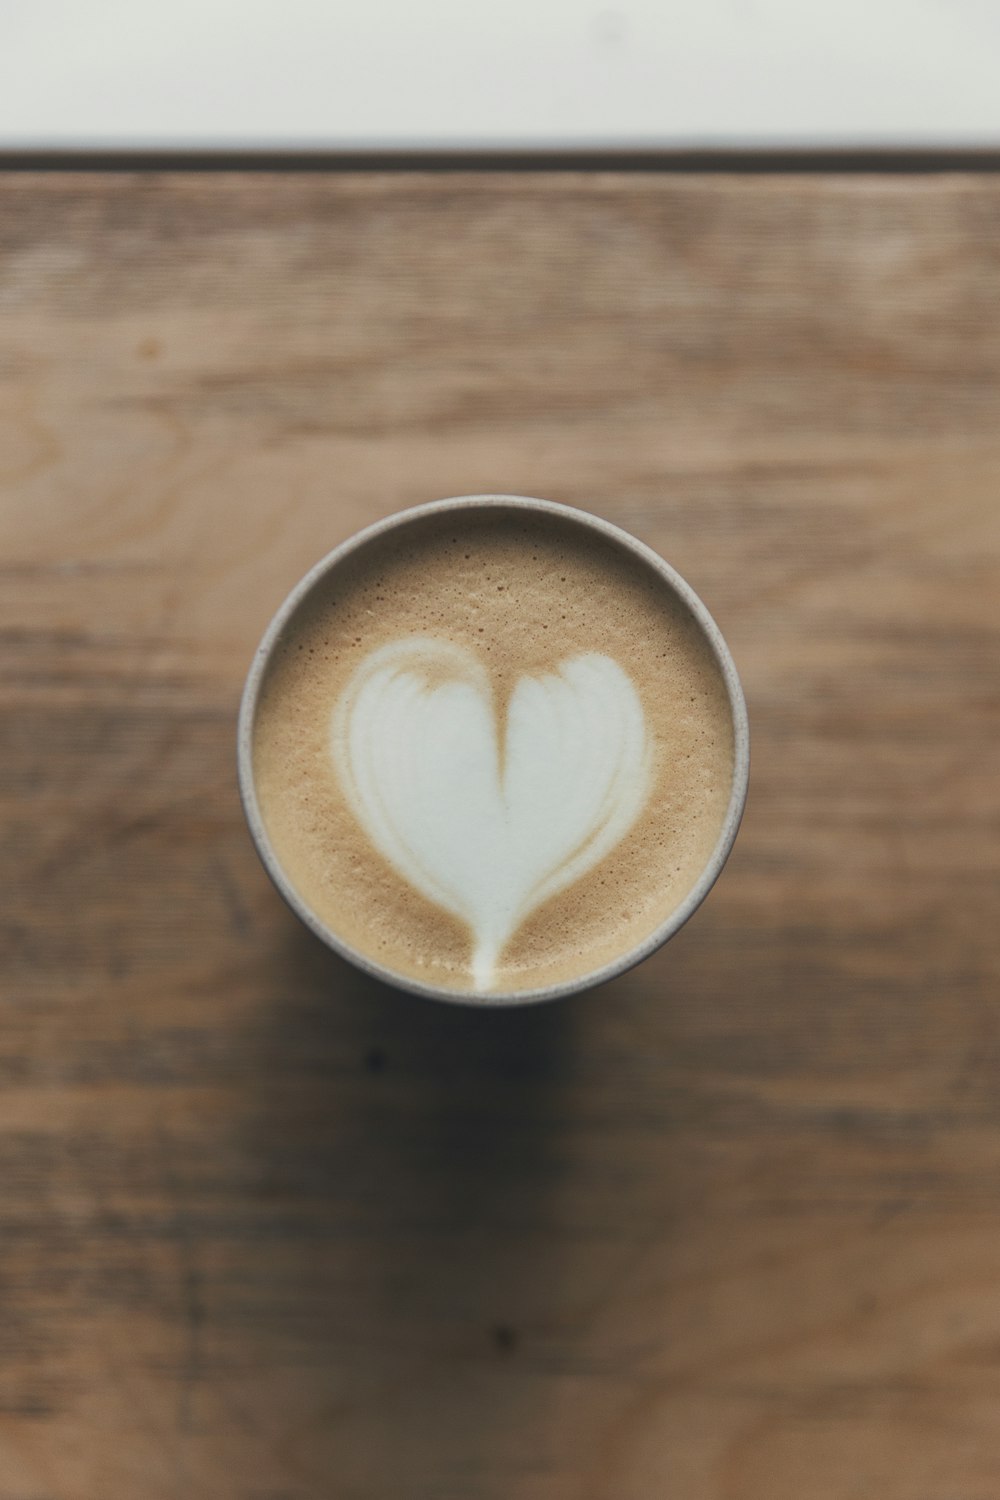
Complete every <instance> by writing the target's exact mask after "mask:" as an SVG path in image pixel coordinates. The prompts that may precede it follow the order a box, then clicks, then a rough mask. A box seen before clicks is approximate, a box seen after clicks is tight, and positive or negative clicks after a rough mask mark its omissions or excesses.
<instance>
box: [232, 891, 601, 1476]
mask: <svg viewBox="0 0 1000 1500" xmlns="http://www.w3.org/2000/svg"><path fill="white" fill-rule="evenodd" d="M266 962H267V964H268V972H267V974H266V975H262V976H261V978H262V980H263V981H264V986H263V995H264V998H265V1001H266V1009H265V1012H264V1014H263V1015H262V1018H261V1031H260V1046H261V1061H260V1065H259V1069H258V1070H257V1077H258V1080H259V1096H258V1097H257V1098H255V1099H254V1100H253V1101H252V1108H250V1110H249V1112H248V1123H247V1131H248V1136H247V1139H246V1140H245V1141H244V1147H243V1149H244V1153H245V1161H246V1162H247V1163H248V1166H249V1169H250V1170H251V1171H252V1174H253V1183H252V1185H251V1192H252V1194H253V1197H254V1199H255V1201H256V1202H257V1203H258V1204H262V1205H266V1210H267V1214H268V1218H269V1220H270V1223H271V1225H272V1226H273V1229H272V1230H269V1232H268V1234H267V1236H266V1237H262V1238H261V1240H260V1242H259V1243H258V1245H257V1247H256V1254H257V1257H258V1261H257V1267H256V1271H255V1275H256V1277H257V1287H258V1290H257V1293H256V1296H255V1300H256V1302H257V1308H256V1331H255V1337H257V1338H258V1339H260V1338H263V1340H264V1344H265V1346H266V1348H265V1353H266V1355H267V1358H268V1359H269V1360H270V1361H271V1362H272V1375H271V1376H269V1377H267V1378H268V1379H271V1380H273V1381H275V1382H276V1383H277V1386H280V1385H281V1384H282V1382H283V1381H284V1379H285V1377H284V1376H283V1375H282V1374H281V1369H284V1370H285V1371H286V1372H287V1370H288V1369H289V1368H290V1367H295V1368H297V1369H298V1370H299V1371H300V1372H301V1371H303V1370H307V1371H308V1372H309V1376H308V1396H307V1398H306V1399H307V1401H308V1405H309V1408H310V1413H309V1414H308V1416H304V1417H303V1420H302V1421H301V1422H300V1423H299V1424H298V1426H297V1427H296V1430H295V1434H294V1437H292V1438H287V1437H286V1442H289V1443H291V1446H292V1448H293V1449H294V1457H295V1463H296V1464H297V1465H299V1466H300V1467H302V1468H305V1469H308V1471H309V1472H310V1473H311V1474H312V1475H313V1476H314V1477H315V1480H316V1482H317V1484H321V1485H326V1486H328V1487H329V1486H330V1485H334V1484H336V1485H340V1486H343V1487H345V1492H349V1493H351V1494H352V1495H354V1494H355V1493H357V1494H358V1495H359V1496H367V1495H368V1494H371V1495H372V1496H376V1495H382V1494H389V1493H406V1494H407V1495H409V1496H411V1497H417V1496H423V1495H424V1493H425V1486H426V1493H427V1494H428V1495H430V1494H433V1493H435V1492H436V1491H437V1493H441V1492H443V1491H442V1490H441V1489H440V1488H439V1487H440V1486H442V1485H445V1486H446V1485H447V1483H448V1482H449V1481H448V1480H447V1475H446V1474H445V1473H444V1471H442V1472H441V1473H438V1474H437V1476H436V1477H435V1476H434V1475H433V1474H428V1475H427V1477H426V1479H423V1478H422V1479H421V1480H420V1481H415V1480H414V1473H413V1466H414V1464H418V1463H422V1464H423V1465H424V1467H426V1454H427V1452H428V1449H429V1448H432V1449H434V1450H435V1451H437V1452H438V1453H439V1454H440V1455H441V1458H440V1461H441V1463H442V1464H443V1465H445V1467H446V1468H447V1466H448V1465H449V1464H451V1463H458V1464H459V1465H460V1466H461V1465H464V1466H465V1468H466V1470H485V1469H489V1468H495V1467H496V1462H497V1455H498V1454H499V1453H500V1452H502V1451H504V1450H505V1449H506V1448H507V1447H508V1438H513V1434H514V1432H515V1430H516V1429H517V1428H518V1427H519V1426H521V1425H523V1423H524V1421H525V1420H526V1419H527V1417H526V1411H525V1403H526V1402H529V1403H530V1401H531V1399H532V1391H533V1389H534V1387H533V1383H532V1380H531V1378H530V1376H529V1377H528V1378H527V1380H525V1379H524V1378H522V1376H523V1374H524V1372H525V1368H526V1366H525V1355H526V1352H527V1351H526V1347H525V1346H526V1340H527V1342H528V1345H529V1348H530V1341H531V1337H532V1335H530V1334H527V1333H526V1330H527V1329H537V1328H538V1326H539V1323H540V1321H542V1320H543V1319H544V1306H545V1301H546V1297H547V1295H548V1291H547V1289H548V1288H550V1287H551V1286H552V1284H553V1282H554V1281H558V1279H559V1277H560V1274H561V1264H562V1259H563V1257H564V1256H565V1254H566V1253H567V1248H568V1247H567V1236H566V1235H565V1233H564V1231H563V1228H562V1224H561V1219H560V1206H559V1205H560V1201H561V1197H562V1195H563V1192H564V1190H565V1187H566V1180H567V1177H568V1176H571V1175H572V1168H571V1166H570V1165H569V1164H567V1161H566V1150H565V1146H566V1130H567V1118H568V1116H569V1115H571V1111H569V1110H568V1109H567V1091H568V1090H569V1089H571V1088H572V1087H573V1080H574V1072H575V1064H574V1058H575V1056H576V1051H577V1039H578V1035H579V1029H580V1026H581V1024H582V1022H583V1021H584V1020H585V1017H586V1009H587V1008H586V1003H585V1002H586V997H584V1003H583V1004H582V1005H581V1002H580V998H579V997H578V998H577V999H576V1000H575V1001H574V1003H572V1004H567V1003H564V1002H554V1003H552V1002H549V1003H542V1004H539V1005H532V1006H525V1007H515V1008H511V1009H507V1008H497V1009H488V1010H487V1009H483V1010H476V1009H472V1008H469V1007H466V1006H457V1005H449V1004H444V1003H441V1002H436V1001H432V1000H425V999H422V998H417V997H413V996H409V995H405V994H403V993H401V992H398V991H395V990H393V989H390V988H389V987H387V986H385V985H382V984H381V983H379V982H378V981H376V980H373V979H371V978H370V977H368V976H367V975H364V974H362V973H360V972H359V971H357V970H356V969H354V968H353V967H352V966H351V965H349V964H347V963H345V962H344V961H343V960H341V959H340V958H339V957H337V956H336V955H335V954H333V953H331V952H330V951H328V950H327V949H326V948H324V947H323V946H322V945H321V944H320V943H318V942H317V941H316V940H315V939H314V938H313V937H312V936H311V935H310V934H309V933H308V932H306V931H305V930H304V929H302V928H301V927H300V926H299V924H298V923H297V922H294V921H293V920H291V919H289V921H288V923H287V924H286V926H285V929H284V930H282V931H280V932H279V938H278V941H277V943H276V944H275V947H274V950H273V957H272V958H271V959H269V960H267V961H266ZM248 1102H250V1101H248ZM528 1363H529V1364H530V1357H529V1361H528ZM279 1366H280V1368H279ZM296 1386H298V1382H297V1381H296ZM535 1398H536V1399H537V1390H535ZM296 1399H297V1400H301V1399H302V1397H301V1393H300V1394H299V1395H298V1396H297V1398H296ZM277 1400H278V1403H279V1404H280V1402H281V1400H282V1396H281V1393H280V1391H278V1392H277ZM386 1422H388V1423H389V1424H390V1425H391V1427H392V1431H393V1442H392V1445H391V1447H386V1446H385V1443H384V1442H383V1441H382V1440H380V1439H379V1437H378V1435H377V1434H378V1432H379V1431H380V1430H383V1429H384V1424H385V1423H386ZM498 1483H499V1481H498ZM321 1492H323V1493H327V1492H331V1491H329V1489H327V1490H323V1491H321ZM339 1492H340V1491H339V1490H338V1491H337V1493H339Z"/></svg>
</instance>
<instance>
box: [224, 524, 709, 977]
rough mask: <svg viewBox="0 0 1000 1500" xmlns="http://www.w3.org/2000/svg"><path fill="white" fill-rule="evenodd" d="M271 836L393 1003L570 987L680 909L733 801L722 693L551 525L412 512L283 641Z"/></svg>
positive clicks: (669, 617)
mask: <svg viewBox="0 0 1000 1500" xmlns="http://www.w3.org/2000/svg"><path fill="white" fill-rule="evenodd" d="M252 766H253V781H254V787H255V792H256V798H257V804H258V806H259V810H260V817H261V820H262V823H263V827H264V830H265V831H266V836H267V839H268V841H269V843H270V846H271V848H272V850H273V852H274V855H275V857H276V859H277V861H278V863H279V865H280V866H281V869H282V871H283V873H284V876H285V878H286V880H287V881H288V883H289V884H290V886H291V887H292V889H293V891H294V892H295V893H296V895H297V896H298V898H299V900H300V901H301V902H302V903H303V904H304V905H305V907H306V908H307V909H308V910H309V912H311V914H312V915H313V918H314V919H315V920H316V921H317V922H318V923H319V924H321V925H322V926H323V927H325V928H326V929H328V930H329V931H330V932H331V933H332V934H333V935H334V937H335V938H336V939H337V940H338V941H339V942H340V943H341V944H343V945H345V946H346V947H347V949H348V950H353V952H355V953H356V954H358V955H360V956H361V957H362V958H364V959H368V960H370V961H372V962H373V963H374V964H376V965H378V966H379V967H380V968H381V969H383V970H386V971H388V972H389V973H390V974H391V975H393V976H395V977H396V978H397V979H398V980H399V981H400V982H402V983H404V984H405V983H407V982H414V981H416V982H418V983H420V984H424V985H429V986H432V987H434V988H436V989H440V990H447V991H465V992H475V993H478V994H481V995H482V996H483V997H484V998H485V999H489V998H490V997H494V998H503V997H505V996H508V995H511V994H516V993H519V992H524V991H532V990H539V989H543V988H547V987H550V986H559V985H563V984H567V983H572V982H574V981H577V980H579V979H580V978H581V977H585V976H588V975H590V974H593V973H596V972H598V971H600V970H602V969H604V968H606V967H607V966H609V965H613V964H614V963H615V962H616V961H617V960H619V959H621V958H622V956H623V955H626V954H628V953H631V952H632V951H633V950H635V949H636V948H641V945H642V944H643V943H644V942H645V941H646V940H647V939H649V938H650V937H651V936H652V935H653V934H654V933H655V932H656V931H657V929H659V928H660V927H661V926H662V925H663V923H664V922H666V921H667V920H668V918H669V917H670V915H671V913H672V912H674V911H675V910H676V909H677V908H678V907H679V906H680V905H681V904H682V903H683V902H684V901H685V898H687V897H688V895H689V893H690V892H691V891H692V889H693V888H694V887H695V886H696V884H697V883H698V881H699V879H700V878H701V877H702V875H703V872H704V871H705V869H706V867H707V866H708V865H709V863H710V861H711V859H712V855H713V851H714V850H715V848H716V845H717V844H718V841H719V839H720V834H721V833H722V830H723V825H724V823H725V821H726V816H727V810H728V808H729V804H730V798H731V795H732V791H733V776H734V721H733V711H732V706H731V702H730V696H729V693H728V691H727V686H726V681H725V678H724V676H723V672H722V669H721V667H720V665H719V662H718V660H717V658H716V655H715V653H714V652H713V650H712V647H711V645H710V643H709V641H708V638H707V636H706V633H705V630H704V629H703V628H702V625H701V624H700V623H699V621H698V620H697V619H696V618H695V616H694V614H693V613H692V610H691V608H689V606H688V604H687V603H686V602H685V601H684V599H682V597H681V596H680V595H679V594H678V593H677V592H675V591H674V590H673V589H672V588H671V587H670V586H669V584H668V583H667V582H666V580H665V579H664V578H663V576H662V575H661V574H660V573H658V572H657V571H655V570H654V568H653V567H652V566H651V565H650V564H649V563H647V562H646V561H645V560H644V558H643V557H642V556H640V555H638V554H637V553H635V552H632V551H630V550H628V549H626V548H623V547H622V546H620V545H619V544H618V543H617V542H616V541H615V540H614V539H613V537H611V536H608V535H607V534H605V533H603V532H601V531H599V530H596V529H591V528H589V527H586V526H583V525H581V524H580V522H579V520H576V519H574V518H573V516H572V513H567V512H565V511H561V510H560V509H558V508H552V509H549V510H541V509H525V508H519V507H517V506H513V505H511V506H504V505H498V506H493V507H482V508H467V509H456V510H450V511H449V510H444V511H440V510H438V511H433V510H432V511H430V512H427V513H423V514H421V513H420V512H417V513H415V515H414V516H413V517H412V518H404V520H403V521H402V523H401V524H398V525H397V526H395V527H393V528H391V529H389V530H388V531H386V532H384V533H382V534H381V535H376V536H374V537H373V538H371V539H369V540H368V541H367V542H365V543H363V544H362V545H361V546H359V547H357V548H356V549H354V550H353V551H350V552H348V553H347V555H346V556H344V557H343V558H341V560H340V561H339V562H338V563H337V565H336V566H335V567H333V568H332V569H331V570H330V571H329V572H328V573H327V574H325V575H324V576H322V577H320V579H319V580H318V582H317V583H316V584H315V586H314V587H313V588H312V589H310V590H308V591H307V592H306V593H305V595H304V596H303V597H302V599H301V600H300V602H299V604H298V605H297V607H296V608H295V609H294V610H293V611H292V613H291V614H290V615H289V616H288V618H287V619H286V620H285V622H284V625H283V628H282V629H281V631H280V634H279V635H278V637H277V640H276V642H275V644H274V647H273V649H272V651H271V653H270V655H269V658H268V662H267V666H266V669H265V672H264V676H263V680H262V682H261V685H260V691H259V694H258V696H257V699H256V708H255V713H254V717H253V723H252Z"/></svg>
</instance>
